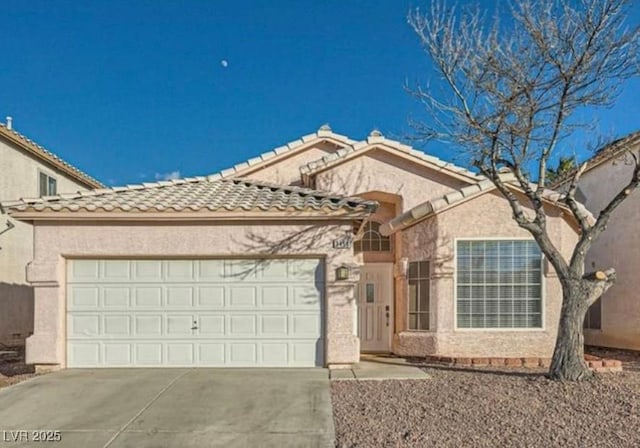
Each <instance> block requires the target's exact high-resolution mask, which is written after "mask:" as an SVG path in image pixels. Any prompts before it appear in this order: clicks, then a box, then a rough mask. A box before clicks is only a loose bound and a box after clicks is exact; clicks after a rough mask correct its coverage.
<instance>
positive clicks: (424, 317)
mask: <svg viewBox="0 0 640 448" xmlns="http://www.w3.org/2000/svg"><path fill="white" fill-rule="evenodd" d="M407 281H408V283H409V330H428V329H429V317H430V314H429V312H430V308H431V307H430V306H429V305H430V303H429V262H428V261H414V262H411V263H409V273H408V275H407Z"/></svg>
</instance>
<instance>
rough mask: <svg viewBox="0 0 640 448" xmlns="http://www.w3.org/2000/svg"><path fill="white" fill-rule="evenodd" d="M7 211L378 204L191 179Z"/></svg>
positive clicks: (359, 209) (37, 201) (350, 208)
mask: <svg viewBox="0 0 640 448" xmlns="http://www.w3.org/2000/svg"><path fill="white" fill-rule="evenodd" d="M2 205H3V207H4V208H6V209H8V210H9V211H10V213H11V212H28V211H37V212H40V211H54V212H56V211H70V212H77V211H87V212H94V211H103V212H131V211H133V212H148V211H151V212H165V211H166V212H181V211H186V212H194V211H249V210H258V211H294V212H295V211H314V210H315V211H324V212H327V211H328V212H332V211H334V212H337V211H346V212H349V213H362V214H368V213H370V212H373V211H375V209H376V207H377V203H376V202H374V201H366V200H363V199H359V198H354V197H344V196H338V195H331V194H327V193H323V192H319V191H315V190H310V189H306V188H299V187H289V186H280V185H272V184H268V183H263V182H256V181H252V180H247V179H220V178H219V177H218V176H210V177H195V178H188V179H177V180H170V181H162V182H155V183H149V184H142V185H130V186H126V187H113V188H103V189H98V190H91V191H81V192H78V193H73V194H60V195H57V196H45V197H42V198H34V199H21V200H19V201H12V202H5V203H3V204H2Z"/></svg>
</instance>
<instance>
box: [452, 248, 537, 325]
mask: <svg viewBox="0 0 640 448" xmlns="http://www.w3.org/2000/svg"><path fill="white" fill-rule="evenodd" d="M459 241H533V242H534V243H535V240H534V239H533V238H529V237H507V236H499V237H459V238H458V237H456V238H454V240H453V331H455V332H458V331H460V332H499V333H505V332H515V333H522V332H524V333H536V332H537V333H539V332H544V331H546V330H547V322H546V311H547V310H546V296H547V294H546V292H547V285H546V278H547V272H546V269H545V267H546V258H545V256H544V253H543V252H542V251H541V256H540V320H541V324H542V325H541V326H539V327H531V328H494V327H487V328H466V327H463V328H461V327H458V242H459Z"/></svg>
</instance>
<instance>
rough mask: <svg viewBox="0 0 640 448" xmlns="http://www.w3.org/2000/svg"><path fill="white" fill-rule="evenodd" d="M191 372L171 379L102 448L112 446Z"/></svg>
mask: <svg viewBox="0 0 640 448" xmlns="http://www.w3.org/2000/svg"><path fill="white" fill-rule="evenodd" d="M190 371H191V370H187V371H185V372H182V373H181V374H180V375H178V376H177V377H175V378H174V379H172V380H171V381H170V382H169V384H167V385H166V386H165V387H163V388H162V390H160V392H158V393H157V394H156V395H155V396H154V397H153V398H152V399H151V400H149V401H148V402H147V403H146V404H145V405H144V406H143V407H142V409H140V410H139V411H138V412H137V413H136V415H134V416H133V417H131V419H129V421H128V422H127V423H125V424H124V425H123V426H122V427H121V428H120V429H119V430H118V432H116V433H115V434H114V435H113V437H111V439H109V441H108V442H107V443H105V444H104V446H103V448H108V447H109V446H111V444H113V442H115V440H116V439H117V438H118V436H120V434H122V433H123V432H124V431H125V430H126V429H127V428H128V427H129V426H130V425H131V424H132V423H133V422H134V421H136V419H137V418H138V417H140V416H141V415H142V414H143V413H144V411H146V410H147V409H149V407H150V406H151V405H152V404H153V403H155V402H156V401H157V400H158V399H159V398H160V397H161V396H162V395H163V394H164V393H165V392H166V391H168V390H169V389H171V387H172V386H173V385H174V384H175V383H177V382H178V380H179V379H181V378H182V377H183V376H185V375H186V374H187V373H189V372H190Z"/></svg>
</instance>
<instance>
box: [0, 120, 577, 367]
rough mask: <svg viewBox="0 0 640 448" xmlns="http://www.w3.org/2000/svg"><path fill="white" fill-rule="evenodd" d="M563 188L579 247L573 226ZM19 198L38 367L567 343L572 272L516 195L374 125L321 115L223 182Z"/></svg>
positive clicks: (213, 179) (537, 352)
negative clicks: (521, 219)
mask: <svg viewBox="0 0 640 448" xmlns="http://www.w3.org/2000/svg"><path fill="white" fill-rule="evenodd" d="M510 188H512V189H513V190H514V192H515V194H520V192H519V191H518V189H517V188H516V187H515V186H514V185H512V184H510ZM547 198H548V213H549V218H548V229H549V232H550V234H551V237H552V238H553V239H554V241H555V242H556V243H557V245H558V246H559V248H560V250H561V251H562V252H563V253H564V254H565V255H567V254H569V253H570V249H571V248H572V247H573V245H574V244H575V242H576V240H577V230H576V229H577V227H576V224H575V222H574V221H572V220H571V218H570V216H571V215H570V213H566V210H565V209H563V208H562V206H560V205H558V204H557V203H556V202H555V201H557V199H558V195H557V194H549V195H547ZM4 205H5V207H7V208H8V209H9V210H10V213H11V215H12V216H13V217H14V218H16V219H19V220H22V221H26V222H32V223H33V225H34V232H35V255H34V259H33V262H32V263H31V264H30V265H29V267H28V278H29V281H30V282H31V283H32V284H33V285H34V286H35V291H36V292H35V312H36V320H35V323H36V324H35V332H34V334H33V336H31V337H30V338H29V339H28V340H27V360H28V362H29V363H34V364H37V365H49V366H50V367H54V368H58V367H65V366H66V367H89V366H91V367H109V366H322V365H325V366H326V365H328V366H331V367H340V366H343V365H348V364H351V363H354V362H357V361H358V360H359V357H360V353H361V352H393V353H396V354H399V355H413V356H424V355H436V356H451V357H550V356H551V354H552V351H553V346H554V342H555V337H556V330H557V322H558V316H559V311H560V303H561V291H560V284H559V281H558V278H557V276H556V275H555V274H554V271H553V269H552V268H551V267H550V265H549V264H548V263H547V262H545V260H544V259H543V257H542V256H541V253H540V251H539V249H538V247H537V245H536V244H535V242H534V241H533V240H532V238H531V236H530V235H529V234H528V233H527V232H526V231H525V230H523V229H520V228H519V227H518V226H517V225H516V224H515V222H514V221H513V219H512V212H511V209H510V207H509V205H508V203H507V201H506V200H505V199H503V198H502V197H501V196H500V195H499V194H498V193H497V192H496V190H495V189H494V188H493V186H492V185H491V183H490V182H489V181H487V180H486V179H484V178H482V177H479V176H477V175H476V174H474V173H472V172H469V171H467V170H465V169H463V168H460V167H456V166H455V165H452V164H450V163H447V162H443V161H442V160H440V159H438V158H435V157H432V156H429V155H427V154H424V153H423V152H420V151H417V150H415V149H413V148H411V147H409V146H406V145H403V144H401V143H399V142H396V141H392V140H389V139H387V138H385V137H384V136H382V135H381V134H380V133H379V132H377V131H374V132H372V133H371V135H370V136H369V137H368V138H367V139H366V140H364V141H354V140H351V139H349V138H347V137H344V136H341V135H338V134H335V133H334V132H332V131H331V129H330V128H329V127H328V126H323V127H321V128H320V129H319V130H318V131H317V132H315V133H313V134H310V135H307V136H304V137H302V138H301V139H299V140H296V141H293V142H291V143H289V144H287V145H285V146H282V147H279V148H276V149H274V150H273V151H270V152H267V153H265V154H262V155H261V156H258V157H255V158H252V159H250V160H248V161H247V162H245V163H241V164H239V165H237V166H235V167H233V168H231V169H228V170H225V171H223V172H221V173H219V174H214V175H211V176H207V177H195V178H188V179H180V180H173V181H165V182H157V183H151V184H143V185H133V186H127V187H118V188H109V189H100V190H95V191H91V192H86V193H82V194H77V195H62V196H60V197H57V198H42V199H33V200H22V201H15V202H12V203H6V204H4ZM354 236H355V243H354V244H351V241H352V238H353V237H354Z"/></svg>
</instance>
